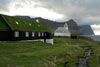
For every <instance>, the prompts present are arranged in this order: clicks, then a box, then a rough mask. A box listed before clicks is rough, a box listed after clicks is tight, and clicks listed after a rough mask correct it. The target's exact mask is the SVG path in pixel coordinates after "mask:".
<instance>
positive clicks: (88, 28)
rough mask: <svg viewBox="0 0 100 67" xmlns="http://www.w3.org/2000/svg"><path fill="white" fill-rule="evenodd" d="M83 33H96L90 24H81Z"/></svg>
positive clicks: (80, 27)
mask: <svg viewBox="0 0 100 67" xmlns="http://www.w3.org/2000/svg"><path fill="white" fill-rule="evenodd" d="M79 29H80V32H81V35H94V32H93V30H92V28H91V26H90V25H82V26H79Z"/></svg>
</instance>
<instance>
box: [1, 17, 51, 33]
mask: <svg viewBox="0 0 100 67" xmlns="http://www.w3.org/2000/svg"><path fill="white" fill-rule="evenodd" d="M2 16H3V18H4V19H5V20H6V21H7V23H8V24H9V25H10V27H11V28H12V29H13V30H22V31H44V32H50V30H49V29H48V28H47V27H46V25H44V24H43V23H37V22H36V21H33V20H26V19H21V18H18V17H14V16H6V15H2Z"/></svg>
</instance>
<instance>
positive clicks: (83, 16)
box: [0, 0, 100, 24]
mask: <svg viewBox="0 0 100 67" xmlns="http://www.w3.org/2000/svg"><path fill="white" fill-rule="evenodd" d="M99 3H100V0H3V1H2V0H1V1H0V11H5V12H9V11H11V8H14V9H16V10H19V9H23V8H26V7H28V8H31V9H34V8H40V7H41V8H45V9H48V10H50V11H52V12H55V13H57V14H60V15H63V18H61V19H62V20H63V21H66V20H68V19H74V20H75V21H76V22H77V23H78V24H99V22H100V13H99V12H100V4H99ZM46 17H47V16H46ZM47 18H48V19H49V17H47ZM65 18H66V19H65ZM61 19H56V20H61Z"/></svg>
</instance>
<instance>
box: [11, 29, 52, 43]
mask: <svg viewBox="0 0 100 67" xmlns="http://www.w3.org/2000/svg"><path fill="white" fill-rule="evenodd" d="M15 32H19V37H15ZM26 32H28V31H13V35H12V36H13V40H14V41H18V40H36V39H50V38H52V36H51V34H50V33H48V32H34V37H32V32H28V33H29V35H28V36H26Z"/></svg>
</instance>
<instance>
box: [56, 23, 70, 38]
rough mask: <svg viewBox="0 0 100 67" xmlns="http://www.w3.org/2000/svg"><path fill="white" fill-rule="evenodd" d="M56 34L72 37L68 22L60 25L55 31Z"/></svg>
mask: <svg viewBox="0 0 100 67" xmlns="http://www.w3.org/2000/svg"><path fill="white" fill-rule="evenodd" d="M54 36H58V37H70V36H71V33H70V31H69V29H68V25H67V23H65V24H64V26H63V27H58V28H57V29H56V30H55V32H54Z"/></svg>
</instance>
